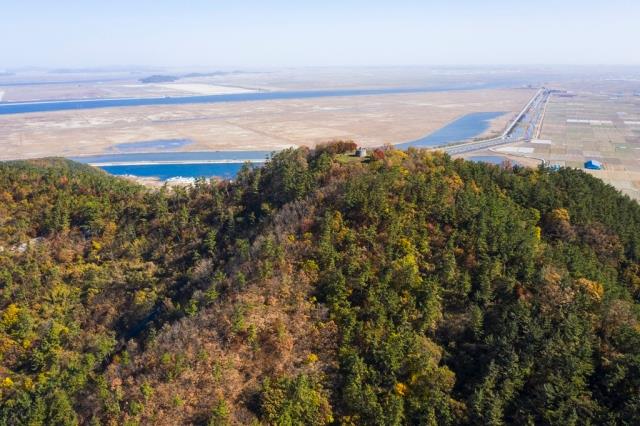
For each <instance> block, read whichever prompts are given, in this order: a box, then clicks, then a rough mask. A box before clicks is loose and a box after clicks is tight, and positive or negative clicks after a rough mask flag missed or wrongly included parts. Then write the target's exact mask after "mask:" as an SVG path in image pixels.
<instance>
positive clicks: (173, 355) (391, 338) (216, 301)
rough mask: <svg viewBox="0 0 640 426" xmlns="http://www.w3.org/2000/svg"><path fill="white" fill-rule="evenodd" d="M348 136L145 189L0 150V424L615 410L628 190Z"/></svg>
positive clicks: (625, 404)
mask: <svg viewBox="0 0 640 426" xmlns="http://www.w3.org/2000/svg"><path fill="white" fill-rule="evenodd" d="M352 148H353V146H352V145H351V144H348V143H346V144H345V143H343V144H335V145H325V146H322V147H320V149H318V150H316V151H310V150H307V149H298V150H285V151H282V152H280V153H278V154H276V155H274V156H273V158H272V159H271V160H270V161H269V162H268V163H267V164H266V165H265V166H264V167H262V168H255V169H254V168H252V167H251V166H250V165H247V166H245V168H244V169H243V170H242V171H241V172H240V173H239V175H238V176H237V178H236V179H235V180H234V181H233V182H230V181H211V182H208V181H205V180H200V181H197V182H196V184H195V185H193V186H190V187H186V188H176V189H174V190H171V189H167V188H163V189H161V190H150V189H147V188H144V187H141V186H138V185H134V184H132V183H129V182H128V181H125V180H123V179H119V178H115V177H112V176H108V175H107V174H105V173H104V172H101V171H99V170H97V169H93V168H91V167H89V166H84V165H80V164H77V163H73V162H70V161H64V160H57V159H49V160H35V161H24V162H7V163H0V355H1V357H0V390H1V393H0V424H7V425H21V424H77V423H82V424H161V425H173V424H211V425H219V424H274V425H280V424H285V425H299V424H300V425H302V424H304V425H323V424H350V425H355V424H363V425H369V424H373V425H388V424H442V425H448V424H455V425H457V424H518V425H519V424H638V423H640V400H639V399H638V395H640V321H639V320H640V303H639V300H640V206H639V205H638V204H637V203H636V202H634V201H632V200H630V199H629V198H628V197H626V196H623V195H621V194H620V193H619V192H618V191H616V190H615V189H614V188H613V187H611V186H608V185H605V184H604V183H603V182H602V181H600V180H598V179H596V178H594V177H592V176H590V175H587V174H585V173H583V172H582V171H579V170H572V169H564V168H563V169H559V170H550V169H545V168H540V169H536V170H534V169H524V168H518V167H515V168H514V167H511V166H509V165H508V164H505V165H504V166H503V167H498V166H490V165H485V164H476V163H470V162H465V161H462V160H453V159H451V158H450V157H449V156H447V155H445V154H442V153H432V152H427V151H421V150H415V149H410V150H409V151H397V150H393V149H388V150H376V151H374V152H373V153H372V154H371V156H370V157H368V158H365V159H362V158H356V157H353V156H350V155H347V154H345V153H341V152H342V151H345V150H347V149H349V150H350V149H352Z"/></svg>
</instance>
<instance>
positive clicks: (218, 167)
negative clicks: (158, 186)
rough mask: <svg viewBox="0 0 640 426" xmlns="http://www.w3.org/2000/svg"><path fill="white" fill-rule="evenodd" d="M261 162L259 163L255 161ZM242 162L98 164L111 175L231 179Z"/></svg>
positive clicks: (165, 178) (163, 178) (166, 178)
mask: <svg viewBox="0 0 640 426" xmlns="http://www.w3.org/2000/svg"><path fill="white" fill-rule="evenodd" d="M257 164H261V163H257ZM242 166H243V163H209V164H143V165H126V166H99V167H100V168H101V169H102V170H104V171H106V172H107V173H110V174H112V175H117V176H123V175H130V176H138V177H154V178H157V179H160V180H168V179H172V178H198V177H205V178H210V177H219V178H223V179H233V178H234V177H235V176H236V175H237V174H238V172H239V171H240V169H241V168H242Z"/></svg>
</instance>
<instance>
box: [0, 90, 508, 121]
mask: <svg viewBox="0 0 640 426" xmlns="http://www.w3.org/2000/svg"><path fill="white" fill-rule="evenodd" d="M497 86H498V87H501V86H502V83H497V82H490V83H477V84H462V85H451V86H433V87H414V88H386V89H341V90H300V91H282V92H253V93H234V94H226V95H203V96H184V97H164V98H127V99H86V100H85V99H83V100H74V101H48V102H5V103H2V102H0V115H5V114H24V113H29V112H50V111H64V110H77V109H96V108H113V107H134V106H149V105H184V104H199V103H223V102H247V101H269V100H280V99H307V98H326V97H337V96H367V95H393V94H403V93H428V92H446V91H451V90H478V89H490V88H495V87H497Z"/></svg>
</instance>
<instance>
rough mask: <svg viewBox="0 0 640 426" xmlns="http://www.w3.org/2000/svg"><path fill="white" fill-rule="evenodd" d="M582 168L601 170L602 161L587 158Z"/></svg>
mask: <svg viewBox="0 0 640 426" xmlns="http://www.w3.org/2000/svg"><path fill="white" fill-rule="evenodd" d="M584 168H585V169H589V170H602V163H601V162H599V161H596V160H589V161H587V162H586V163H584Z"/></svg>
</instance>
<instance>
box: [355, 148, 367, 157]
mask: <svg viewBox="0 0 640 426" xmlns="http://www.w3.org/2000/svg"><path fill="white" fill-rule="evenodd" d="M366 156H367V149H366V148H358V149H356V157H361V158H362V157H366Z"/></svg>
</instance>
